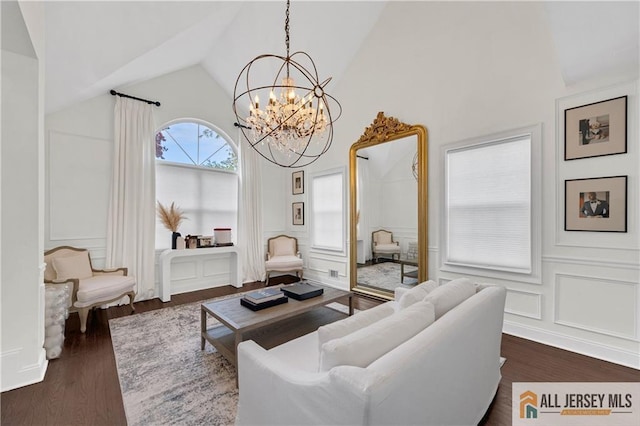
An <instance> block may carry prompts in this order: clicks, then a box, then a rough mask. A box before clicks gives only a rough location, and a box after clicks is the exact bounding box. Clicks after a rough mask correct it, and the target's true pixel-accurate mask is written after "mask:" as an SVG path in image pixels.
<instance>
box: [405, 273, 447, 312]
mask: <svg viewBox="0 0 640 426" xmlns="http://www.w3.org/2000/svg"><path fill="white" fill-rule="evenodd" d="M437 287H438V283H436V282H435V281H431V280H430V281H425V282H423V283H421V284H418V285H417V286H415V287H413V288H412V289H410V290H407V291H405V292H404V294H403V295H402V296H401V297H400V299H399V300H398V308H399V309H404V308H406V307H408V306H411V305H413V304H414V303H416V302H419V301H421V300H422V299H424V298H425V297H426V296H427V294H429V293H431V292H432V291H433V290H435V289H436V288H437Z"/></svg>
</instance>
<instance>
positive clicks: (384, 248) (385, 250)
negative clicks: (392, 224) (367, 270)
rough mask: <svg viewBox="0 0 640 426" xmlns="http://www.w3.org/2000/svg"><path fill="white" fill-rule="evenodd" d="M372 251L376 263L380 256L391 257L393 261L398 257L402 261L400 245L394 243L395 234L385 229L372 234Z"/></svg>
mask: <svg viewBox="0 0 640 426" xmlns="http://www.w3.org/2000/svg"><path fill="white" fill-rule="evenodd" d="M371 251H372V252H373V260H374V261H377V260H378V257H380V255H391V260H393V259H394V256H395V255H398V259H400V243H399V242H398V241H393V233H392V232H390V231H386V230H384V229H379V230H377V231H373V232H372V233H371Z"/></svg>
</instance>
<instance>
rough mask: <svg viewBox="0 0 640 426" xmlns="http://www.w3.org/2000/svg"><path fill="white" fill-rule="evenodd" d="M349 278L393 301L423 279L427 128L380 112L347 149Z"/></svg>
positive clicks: (358, 288) (364, 290) (365, 290)
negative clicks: (398, 290) (396, 292)
mask: <svg viewBox="0 0 640 426" xmlns="http://www.w3.org/2000/svg"><path fill="white" fill-rule="evenodd" d="M349 183H350V200H351V202H350V213H349V214H350V216H349V217H350V229H349V236H350V241H349V245H350V277H351V289H352V290H353V291H354V292H356V293H363V294H366V295H370V296H374V297H379V298H382V299H393V297H394V290H395V289H396V288H398V287H412V286H414V285H415V284H417V283H420V282H423V281H426V280H427V268H428V256H427V229H428V224H427V219H428V218H427V210H428V208H427V129H426V128H425V127H424V126H421V125H408V124H405V123H402V122H400V121H398V120H397V119H395V118H394V117H386V116H385V115H384V113H383V112H379V113H378V115H377V116H376V118H375V120H374V121H373V123H371V125H370V126H369V127H367V128H366V129H365V131H364V133H363V134H362V136H360V139H358V141H356V142H355V143H354V144H353V145H351V149H350V150H349Z"/></svg>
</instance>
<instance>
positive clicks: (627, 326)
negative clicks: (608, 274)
mask: <svg viewBox="0 0 640 426" xmlns="http://www.w3.org/2000/svg"><path fill="white" fill-rule="evenodd" d="M638 286H639V284H638V283H634V282H631V281H622V280H613V279H607V278H598V277H593V276H581V275H568V274H556V275H555V299H554V300H555V306H554V322H555V323H556V324H559V325H564V326H569V327H575V328H579V329H583V330H587V331H591V332H595V333H600V334H605V335H609V336H614V337H620V338H624V339H632V340H637V339H638V330H637V323H638V319H637V317H636V315H637V312H638V310H639V308H640V307H638V306H637V304H638Z"/></svg>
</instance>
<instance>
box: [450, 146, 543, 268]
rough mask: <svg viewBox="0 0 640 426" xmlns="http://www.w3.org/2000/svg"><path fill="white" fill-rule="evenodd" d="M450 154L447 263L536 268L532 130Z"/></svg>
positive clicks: (486, 266) (478, 266)
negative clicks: (533, 244)
mask: <svg viewBox="0 0 640 426" xmlns="http://www.w3.org/2000/svg"><path fill="white" fill-rule="evenodd" d="M445 155H446V157H445V165H446V193H445V203H446V208H445V212H446V215H447V217H446V238H447V252H446V259H445V263H446V264H450V265H461V266H470V267H476V268H487V269H495V270H503V271H509V272H516V273H523V274H529V273H531V271H532V229H531V226H532V221H531V211H532V209H531V207H532V206H531V200H532V187H531V135H524V136H518V137H514V138H509V139H502V140H498V141H495V140H494V141H492V142H490V143H485V144H477V145H472V146H466V147H463V148H460V149H456V150H449V151H447V152H446V154H445Z"/></svg>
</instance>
